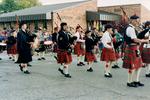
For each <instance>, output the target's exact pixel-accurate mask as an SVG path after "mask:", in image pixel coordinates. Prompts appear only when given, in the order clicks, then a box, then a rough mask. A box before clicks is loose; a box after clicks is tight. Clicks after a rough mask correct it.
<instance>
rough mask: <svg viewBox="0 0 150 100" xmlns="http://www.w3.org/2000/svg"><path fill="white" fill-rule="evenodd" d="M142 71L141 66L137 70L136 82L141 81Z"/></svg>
mask: <svg viewBox="0 0 150 100" xmlns="http://www.w3.org/2000/svg"><path fill="white" fill-rule="evenodd" d="M140 73H141V68H139V69H137V70H136V71H135V81H136V82H139V81H140Z"/></svg>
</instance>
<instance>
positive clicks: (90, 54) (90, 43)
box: [85, 31, 96, 72]
mask: <svg viewBox="0 0 150 100" xmlns="http://www.w3.org/2000/svg"><path fill="white" fill-rule="evenodd" d="M85 35H86V37H85V48H86V53H85V60H86V62H87V64H88V68H87V72H93V69H92V64H93V62H94V61H95V55H94V49H95V47H96V43H95V41H94V40H93V38H92V37H91V31H86V32H85Z"/></svg>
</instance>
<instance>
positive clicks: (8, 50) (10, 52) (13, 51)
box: [7, 44, 17, 54]
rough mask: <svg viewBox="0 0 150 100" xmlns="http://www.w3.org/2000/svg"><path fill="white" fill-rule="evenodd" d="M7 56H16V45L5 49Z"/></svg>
mask: <svg viewBox="0 0 150 100" xmlns="http://www.w3.org/2000/svg"><path fill="white" fill-rule="evenodd" d="M7 54H17V44H14V45H13V46H11V47H10V48H7Z"/></svg>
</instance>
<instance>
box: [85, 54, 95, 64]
mask: <svg viewBox="0 0 150 100" xmlns="http://www.w3.org/2000/svg"><path fill="white" fill-rule="evenodd" d="M85 59H86V62H94V61H95V60H96V57H95V55H94V54H93V53H91V52H86V53H85Z"/></svg>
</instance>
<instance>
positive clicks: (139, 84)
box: [134, 82, 144, 86]
mask: <svg viewBox="0 0 150 100" xmlns="http://www.w3.org/2000/svg"><path fill="white" fill-rule="evenodd" d="M134 84H136V85H137V86H144V84H143V83H141V82H134Z"/></svg>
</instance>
